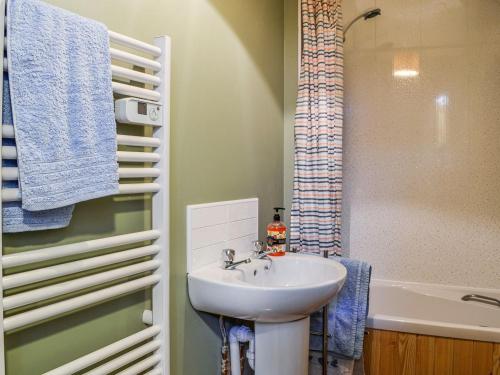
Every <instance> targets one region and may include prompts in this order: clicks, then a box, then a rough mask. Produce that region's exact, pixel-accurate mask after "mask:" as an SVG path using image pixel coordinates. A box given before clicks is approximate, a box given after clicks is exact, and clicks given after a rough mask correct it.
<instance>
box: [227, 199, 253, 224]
mask: <svg viewBox="0 0 500 375" xmlns="http://www.w3.org/2000/svg"><path fill="white" fill-rule="evenodd" d="M258 214H259V202H258V201H257V200H255V201H245V202H241V203H235V204H231V205H230V206H229V221H235V220H243V219H250V218H252V217H257V216H258Z"/></svg>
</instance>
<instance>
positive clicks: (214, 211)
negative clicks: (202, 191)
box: [186, 198, 259, 272]
mask: <svg viewBox="0 0 500 375" xmlns="http://www.w3.org/2000/svg"><path fill="white" fill-rule="evenodd" d="M258 209H259V201H258V199H257V198H252V199H242V200H235V201H225V202H216V203H207V204H198V205H191V206H188V207H187V254H186V256H187V270H188V272H191V271H193V270H195V269H197V268H200V267H204V266H206V265H208V264H211V263H214V262H220V260H221V252H222V250H223V249H226V248H231V249H234V250H236V259H237V260H239V259H242V258H244V257H248V256H249V255H250V253H251V252H252V250H253V241H255V240H257V239H258V218H257V217H258V214H259V212H258Z"/></svg>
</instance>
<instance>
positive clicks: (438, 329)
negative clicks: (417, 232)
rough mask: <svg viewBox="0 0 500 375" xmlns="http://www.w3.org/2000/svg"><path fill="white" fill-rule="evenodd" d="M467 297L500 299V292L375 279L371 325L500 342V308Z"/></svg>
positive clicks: (372, 288)
mask: <svg viewBox="0 0 500 375" xmlns="http://www.w3.org/2000/svg"><path fill="white" fill-rule="evenodd" d="M499 284H500V280H499ZM466 294H481V295H485V296H489V297H493V298H496V299H500V289H474V288H464V287H454V286H443V285H434V284H421V283H409V282H399V281H388V280H377V279H375V280H372V284H371V289H370V309H369V312H368V322H367V326H368V327H369V328H376V329H384V330H391V331H399V332H410V333H418V334H423V335H431V336H443V337H453V338H461V339H469V340H480V341H489V342H496V343H500V307H497V306H493V305H487V304H484V303H479V302H472V301H469V302H465V301H462V300H461V298H462V296H464V295H466Z"/></svg>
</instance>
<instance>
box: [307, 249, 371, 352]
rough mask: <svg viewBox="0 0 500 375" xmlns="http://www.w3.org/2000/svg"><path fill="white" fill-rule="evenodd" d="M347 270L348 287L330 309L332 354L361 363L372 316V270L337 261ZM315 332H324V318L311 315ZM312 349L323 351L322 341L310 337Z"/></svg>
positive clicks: (350, 261)
mask: <svg viewBox="0 0 500 375" xmlns="http://www.w3.org/2000/svg"><path fill="white" fill-rule="evenodd" d="M335 260H338V261H339V262H340V263H341V264H343V265H344V267H345V268H346V269H347V277H346V281H345V283H344V287H343V288H342V289H341V290H340V292H339V294H338V295H337V296H336V298H335V299H334V300H333V301H332V302H331V303H330V306H329V309H328V331H329V332H328V333H329V334H330V335H332V337H331V338H330V339H329V341H328V345H329V350H330V351H332V352H335V353H337V354H341V355H343V356H345V357H348V358H353V359H359V358H361V354H362V353H363V338H364V333H365V325H366V317H367V315H368V292H369V286H370V277H371V266H370V265H369V264H368V263H365V262H361V261H358V260H354V259H349V258H340V257H339V258H335ZM311 330H312V331H317V332H321V330H322V314H321V311H318V312H316V313H314V314H312V315H311ZM310 348H311V349H313V350H321V348H322V339H321V337H319V336H313V335H311V337H310Z"/></svg>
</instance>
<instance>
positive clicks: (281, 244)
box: [267, 230, 286, 253]
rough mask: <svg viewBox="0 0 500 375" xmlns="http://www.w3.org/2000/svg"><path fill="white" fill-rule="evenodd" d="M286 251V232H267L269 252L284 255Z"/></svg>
mask: <svg viewBox="0 0 500 375" xmlns="http://www.w3.org/2000/svg"><path fill="white" fill-rule="evenodd" d="M285 250H286V232H285V231H283V230H281V231H277V230H268V231H267V251H272V252H273V253H282V252H285Z"/></svg>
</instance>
